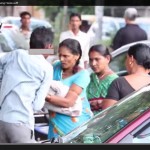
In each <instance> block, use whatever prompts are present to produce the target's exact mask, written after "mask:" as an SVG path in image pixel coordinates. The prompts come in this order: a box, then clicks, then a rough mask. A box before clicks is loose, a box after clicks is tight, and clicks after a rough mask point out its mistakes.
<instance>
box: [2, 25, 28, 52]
mask: <svg viewBox="0 0 150 150" xmlns="http://www.w3.org/2000/svg"><path fill="white" fill-rule="evenodd" d="M20 41H21V42H20ZM21 48H22V49H25V50H28V49H29V44H28V43H27V42H26V41H25V40H24V37H23V35H22V34H21V33H20V31H19V28H18V27H17V26H16V25H14V24H8V23H5V24H3V23H2V26H1V29H0V53H4V52H10V51H13V50H15V49H21Z"/></svg>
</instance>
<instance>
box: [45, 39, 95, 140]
mask: <svg viewBox="0 0 150 150" xmlns="http://www.w3.org/2000/svg"><path fill="white" fill-rule="evenodd" d="M58 54H59V59H60V61H59V62H56V63H55V64H54V65H53V69H54V76H53V79H54V80H57V81H62V82H63V84H65V85H67V86H69V87H70V88H69V91H68V93H67V95H66V96H65V97H60V96H56V95H48V96H47V98H46V101H47V102H49V103H51V104H53V105H56V106H61V107H72V106H73V105H74V104H75V102H76V100H77V98H78V96H80V97H81V99H82V113H81V115H80V116H77V117H71V116H68V115H64V114H60V113H56V112H51V113H50V121H49V132H48V139H52V138H57V137H58V136H64V135H66V134H67V133H69V132H70V131H72V130H73V129H75V128H77V127H79V126H80V125H81V124H83V123H85V122H87V121H88V120H89V119H90V118H91V117H92V116H93V113H92V111H91V109H90V104H89V102H88V100H87V97H86V88H87V85H88V84H89V82H90V76H89V72H88V71H87V70H86V69H82V68H81V67H79V62H80V58H81V55H82V50H81V46H80V43H79V42H78V41H77V40H75V39H66V40H64V41H62V42H61V43H60V44H59V49H58Z"/></svg>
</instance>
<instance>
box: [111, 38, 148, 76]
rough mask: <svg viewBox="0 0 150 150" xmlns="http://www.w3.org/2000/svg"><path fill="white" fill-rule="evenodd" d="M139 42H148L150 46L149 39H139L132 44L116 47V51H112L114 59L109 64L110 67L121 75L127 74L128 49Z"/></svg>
mask: <svg viewBox="0 0 150 150" xmlns="http://www.w3.org/2000/svg"><path fill="white" fill-rule="evenodd" d="M138 43H143V44H147V45H148V46H150V41H149V40H144V41H137V42H133V43H130V44H126V45H124V46H122V47H120V48H118V49H116V50H115V51H112V52H111V55H112V61H111V62H110V64H109V65H110V68H111V69H112V70H113V71H114V72H116V73H117V74H118V75H119V76H123V75H127V70H126V67H125V58H126V54H127V51H128V49H129V47H130V46H132V45H135V44H138Z"/></svg>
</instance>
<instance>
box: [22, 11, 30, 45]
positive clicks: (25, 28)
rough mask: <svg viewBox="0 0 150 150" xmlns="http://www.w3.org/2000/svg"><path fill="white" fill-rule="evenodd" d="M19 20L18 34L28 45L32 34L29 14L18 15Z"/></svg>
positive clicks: (25, 12) (24, 12)
mask: <svg viewBox="0 0 150 150" xmlns="http://www.w3.org/2000/svg"><path fill="white" fill-rule="evenodd" d="M20 18H21V20H20V21H21V26H20V32H21V33H22V35H23V36H24V37H25V39H26V40H27V42H28V43H29V40H30V36H31V32H32V31H31V29H30V23H31V14H30V13H29V12H27V11H23V12H21V13H20Z"/></svg>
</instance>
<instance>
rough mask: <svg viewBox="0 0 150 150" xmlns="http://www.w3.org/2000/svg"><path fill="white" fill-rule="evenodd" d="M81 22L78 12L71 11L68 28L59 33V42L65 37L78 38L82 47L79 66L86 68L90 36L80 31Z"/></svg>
mask: <svg viewBox="0 0 150 150" xmlns="http://www.w3.org/2000/svg"><path fill="white" fill-rule="evenodd" d="M81 23H82V20H81V15H80V14H78V13H72V14H71V15H70V21H69V28H70V29H69V30H68V31H65V32H62V33H61V34H60V40H59V42H62V41H63V40H65V39H67V38H72V39H75V40H78V41H79V43H80V45H81V49H82V57H81V61H82V62H80V66H81V67H84V68H87V66H88V62H89V57H88V52H89V48H90V47H89V46H90V38H89V37H88V35H87V34H86V33H85V32H82V31H81V30H80V25H81Z"/></svg>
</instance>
